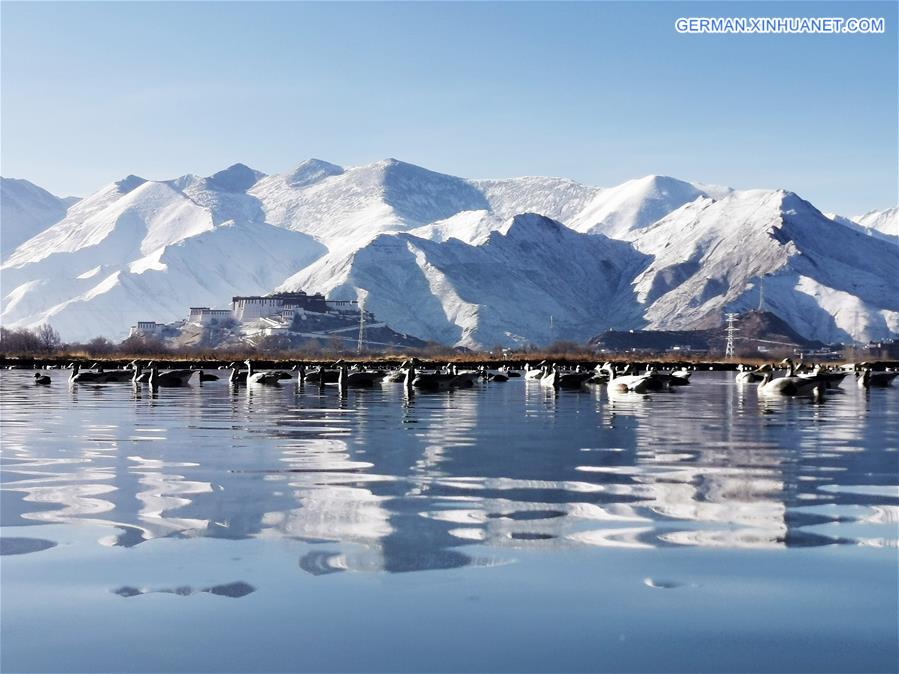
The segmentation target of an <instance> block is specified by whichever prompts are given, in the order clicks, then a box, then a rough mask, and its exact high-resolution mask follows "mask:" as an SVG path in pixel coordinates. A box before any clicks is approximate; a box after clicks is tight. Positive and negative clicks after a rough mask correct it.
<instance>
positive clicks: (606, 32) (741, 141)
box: [0, 2, 899, 215]
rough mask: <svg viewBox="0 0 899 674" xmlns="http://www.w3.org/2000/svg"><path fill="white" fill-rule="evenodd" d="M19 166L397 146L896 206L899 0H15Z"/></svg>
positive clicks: (87, 172)
mask: <svg viewBox="0 0 899 674" xmlns="http://www.w3.org/2000/svg"><path fill="white" fill-rule="evenodd" d="M0 12H2V17H0V18H2V84H0V87H2V90H0V93H2V102H0V107H2V149H0V170H2V173H3V175H4V176H10V177H22V178H28V179H30V180H32V181H34V182H36V183H38V184H39V185H42V186H44V187H46V188H47V189H50V190H51V191H53V192H55V193H58V194H76V195H84V194H86V193H89V192H91V191H93V190H94V189H96V188H98V187H99V186H100V185H102V184H104V183H107V182H110V181H112V180H117V179H119V178H121V177H123V176H125V175H127V174H129V173H136V174H139V175H142V176H144V177H146V178H151V179H162V178H170V177H174V176H176V175H179V174H182V173H188V172H190V173H197V174H201V175H206V174H210V173H212V172H214V171H216V170H219V169H221V168H223V167H225V166H227V165H230V164H232V163H234V162H237V161H241V162H244V163H247V164H249V165H251V166H253V167H254V168H257V169H259V170H262V171H265V172H267V173H272V172H278V171H284V170H287V169H289V168H291V167H292V166H294V165H296V164H298V163H299V162H300V161H302V160H303V159H305V158H308V157H318V158H321V159H326V160H329V161H333V162H335V163H339V164H343V165H353V164H361V163H367V162H370V161H374V160H377V159H381V158H385V157H390V156H392V157H397V158H400V159H403V160H405V161H410V162H413V163H416V164H420V165H423V166H426V167H428V168H431V169H433V170H437V171H443V172H446V173H452V174H456V175H463V176H467V177H510V176H517V175H561V176H566V177H570V178H574V179H576V180H580V181H583V182H586V183H590V184H595V185H611V184H617V183H619V182H622V181H624V180H626V179H629V178H633V177H637V176H642V175H646V174H650V173H658V174H666V175H673V176H676V177H679V178H684V179H688V180H698V181H702V182H710V183H718V184H726V185H731V186H734V187H738V188H748V187H786V188H788V189H792V190H793V191H796V192H798V193H799V194H800V195H802V196H804V197H805V198H807V199H809V200H811V201H812V202H814V203H815V204H816V205H817V206H819V207H820V208H822V209H824V210H834V211H837V212H840V213H844V214H850V215H851V214H856V213H859V212H862V211H866V210H869V209H871V208H886V207H889V206H893V205H896V203H897V60H899V54H897V30H896V26H897V24H896V21H897V4H896V3H895V2H881V3H860V2H854V3H838V2H834V3H826V2H816V3H811V2H804V3H792V4H789V3H782V2H781V3H770V4H769V3H761V2H757V3H752V4H751V5H749V4H745V3H728V2H704V3H680V2H664V3H663V2H639V3H617V2H599V3H570V4H569V3H539V2H534V3H442V4H438V3H385V4H382V3H363V4H355V3H328V4H314V3H264V4H263V3H252V4H250V3H238V2H234V3H212V2H208V3H203V2H198V3H189V4H186V3H177V2H169V3H134V2H106V3H78V2H67V3H61V4H56V3H14V2H3V3H2V5H0ZM710 15H713V16H847V17H848V16H856V17H858V16H884V17H886V24H887V33H886V34H885V35H877V36H874V35H806V36H794V35H780V36H760V35H745V36H698V35H680V34H678V33H676V32H675V30H674V20H675V19H676V18H677V17H679V16H710Z"/></svg>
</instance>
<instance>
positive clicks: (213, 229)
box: [0, 166, 325, 340]
mask: <svg viewBox="0 0 899 674" xmlns="http://www.w3.org/2000/svg"><path fill="white" fill-rule="evenodd" d="M247 171H249V169H246V167H243V166H236V167H232V168H231V169H227V170H226V171H223V172H221V173H218V174H216V175H214V176H211V177H209V178H196V177H193V176H187V177H185V178H181V179H178V180H173V181H168V182H154V181H148V180H144V179H143V178H139V177H137V176H128V177H127V178H125V179H123V180H120V181H118V182H115V183H112V184H110V185H107V186H105V187H103V188H101V189H100V190H99V191H98V192H96V193H95V194H93V195H91V196H89V197H87V198H85V199H83V200H82V201H80V202H78V203H77V204H75V205H74V206H72V208H70V209H69V212H68V213H67V215H66V217H65V218H64V219H63V220H61V221H60V222H58V223H56V224H55V225H53V226H51V227H50V228H49V229H46V230H45V231H43V232H41V233H40V234H38V235H37V236H35V237H33V238H32V239H30V240H28V241H26V242H25V243H24V244H22V246H20V247H19V248H18V249H17V250H16V251H15V252H14V253H13V254H12V255H11V256H10V257H9V258H8V259H7V260H6V262H5V263H4V264H3V266H2V267H0V274H2V282H3V293H4V298H3V314H2V317H3V324H4V326H6V327H18V326H33V325H37V324H40V323H44V322H49V323H51V324H52V325H54V327H56V328H57V329H58V330H59V331H60V332H61V334H62V335H64V336H65V338H66V339H69V340H82V339H88V338H90V337H93V336H97V335H104V336H108V337H113V338H122V337H123V336H125V335H127V333H128V328H129V326H131V325H133V324H134V323H135V322H136V321H138V320H158V321H163V322H167V321H172V320H176V319H178V318H182V317H184V316H185V315H186V310H187V308H188V307H189V306H203V305H205V306H220V305H222V304H223V303H226V302H228V301H229V300H230V298H231V296H232V295H238V294H251V293H266V292H269V291H271V289H272V288H273V287H275V286H276V285H277V284H279V283H280V282H282V281H283V280H284V279H285V278H287V277H288V276H289V275H290V274H292V273H294V272H295V271H296V270H297V269H300V268H303V267H305V266H306V265H308V264H309V263H311V262H312V261H314V260H315V259H316V258H317V257H318V256H320V255H321V254H323V253H324V252H325V248H324V247H323V246H322V245H321V244H319V243H318V242H316V241H315V240H314V239H312V238H311V237H309V236H307V235H305V234H302V233H299V232H292V231H289V230H285V229H283V228H280V227H274V226H272V225H270V224H267V223H265V222H264V219H263V217H262V215H261V208H260V207H259V204H258V202H256V200H255V199H252V198H249V197H247V195H246V193H245V191H244V190H245V189H246V187H247V186H248V185H252V184H253V183H255V182H257V180H258V176H256V177H254V178H253V179H252V181H248V180H247V175H248V174H247Z"/></svg>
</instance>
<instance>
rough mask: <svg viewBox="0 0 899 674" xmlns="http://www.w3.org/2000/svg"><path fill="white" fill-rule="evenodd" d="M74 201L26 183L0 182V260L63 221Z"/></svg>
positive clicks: (21, 181) (8, 180)
mask: <svg viewBox="0 0 899 674" xmlns="http://www.w3.org/2000/svg"><path fill="white" fill-rule="evenodd" d="M76 201H78V200H77V199H75V198H74V197H67V198H60V197H57V196H54V195H53V194H50V193H49V192H48V191H47V190H45V189H43V188H41V187H38V186H37V185H35V184H34V183H30V182H28V181H27V180H18V179H16V178H0V222H2V223H3V226H2V228H0V260H4V259H6V256H7V255H8V254H9V253H11V252H12V251H13V250H15V249H16V248H17V247H18V246H19V245H20V244H21V243H23V242H24V241H27V240H28V239H30V238H31V237H32V236H34V235H35V234H38V233H40V232H42V231H43V230H45V229H46V228H47V227H49V226H50V225H52V224H53V223H56V222H59V221H60V220H62V219H63V217H65V214H66V210H67V209H68V208H69V206H71V205H72V204H73V203H74V202H76Z"/></svg>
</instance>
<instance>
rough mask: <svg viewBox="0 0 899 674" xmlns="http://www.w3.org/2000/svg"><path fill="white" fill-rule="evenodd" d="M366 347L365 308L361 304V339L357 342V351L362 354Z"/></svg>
mask: <svg viewBox="0 0 899 674" xmlns="http://www.w3.org/2000/svg"><path fill="white" fill-rule="evenodd" d="M364 349H365V309H363V308H362V305H359V341H358V342H356V353H357V354H359V355H361V354H362V351H363V350H364Z"/></svg>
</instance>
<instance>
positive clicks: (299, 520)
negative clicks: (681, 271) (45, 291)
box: [0, 371, 899, 672]
mask: <svg viewBox="0 0 899 674" xmlns="http://www.w3.org/2000/svg"><path fill="white" fill-rule="evenodd" d="M50 374H51V376H53V377H54V378H55V380H54V382H53V384H52V385H51V386H49V387H38V386H35V385H33V384H32V383H31V382H32V379H31V378H32V373H31V372H28V371H9V372H4V373H3V374H2V375H0V414H2V417H0V418H2V467H3V470H2V510H0V516H2V521H0V525H2V530H0V534H2V537H3V539H2V552H3V556H2V557H0V580H2V605H0V610H2V616H0V617H2V655H0V658H2V659H0V668H2V670H3V671H4V672H13V671H76V672H95V671H154V672H163V671H191V672H201V671H234V672H243V671H255V672H275V671H302V670H314V671H711V672H723V671H780V672H790V671H797V672H798V671H809V672H811V671H815V672H822V671H839V672H847V671H868V672H871V671H884V672H887V671H896V669H897V538H899V535H897V524H899V478H897V475H899V455H897V447H899V388H896V387H893V388H890V389H885V390H871V391H869V392H868V391H864V390H859V389H858V388H857V387H856V386H855V382H854V380H852V379H847V380H846V381H845V382H844V385H843V391H842V392H840V393H834V394H833V395H831V396H829V397H828V398H826V399H825V400H824V401H822V402H820V403H814V402H812V401H810V400H805V399H795V400H794V399H787V400H778V401H774V402H761V401H760V400H759V399H758V397H757V395H756V392H755V387H754V386H750V387H747V388H745V389H742V390H741V389H740V388H738V387H737V386H736V385H735V384H734V378H733V373H712V372H697V373H695V374H694V376H693V383H692V385H691V386H688V387H684V388H681V389H678V390H675V391H672V392H665V393H657V394H653V395H650V396H646V397H641V396H623V397H615V398H613V399H611V400H610V398H609V395H608V393H607V392H606V390H605V387H590V388H586V389H585V390H584V391H561V392H558V393H556V392H553V391H551V390H546V389H544V388H542V387H540V386H539V384H533V383H531V384H527V383H525V382H524V381H523V380H511V381H509V382H507V383H489V384H483V385H480V386H478V387H476V388H474V389H469V390H462V391H455V392H451V393H436V394H420V395H415V396H413V397H411V398H407V397H406V396H405V394H404V392H403V388H402V386H401V385H396V384H384V385H383V386H382V387H380V388H377V389H374V390H368V391H352V390H351V391H350V392H349V393H348V395H346V396H345V397H341V396H340V395H339V394H338V391H337V389H336V387H330V386H329V387H327V389H326V390H325V391H324V392H320V391H319V389H318V388H317V387H308V386H307V387H306V388H305V390H301V389H298V388H297V387H296V385H295V383H294V382H286V383H285V384H284V385H282V386H280V387H277V388H262V387H254V388H251V389H250V390H247V389H246V388H240V389H237V390H233V389H231V388H230V387H229V385H228V384H227V382H224V381H222V382H210V383H204V384H203V386H202V387H199V386H193V387H190V388H184V389H160V390H159V392H158V394H154V395H151V393H150V392H149V390H147V389H146V388H143V389H142V390H140V391H137V392H136V391H135V390H134V389H132V387H131V385H130V384H109V385H105V386H89V385H76V386H70V385H69V384H68V383H67V381H66V378H67V377H68V372H67V371H62V372H51V373H50Z"/></svg>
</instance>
